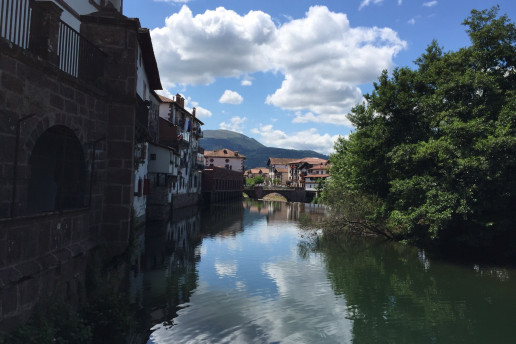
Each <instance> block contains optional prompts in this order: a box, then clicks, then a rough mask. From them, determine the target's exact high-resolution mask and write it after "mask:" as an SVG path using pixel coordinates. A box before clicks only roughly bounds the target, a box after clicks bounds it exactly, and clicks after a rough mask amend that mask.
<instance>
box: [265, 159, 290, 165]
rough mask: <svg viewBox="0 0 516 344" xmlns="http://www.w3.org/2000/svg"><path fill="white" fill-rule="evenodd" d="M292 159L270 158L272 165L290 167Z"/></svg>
mask: <svg viewBox="0 0 516 344" xmlns="http://www.w3.org/2000/svg"><path fill="white" fill-rule="evenodd" d="M292 160H293V159H292V158H269V164H270V165H288V164H289V163H290V162H291V161H292Z"/></svg>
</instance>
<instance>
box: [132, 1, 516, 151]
mask: <svg viewBox="0 0 516 344" xmlns="http://www.w3.org/2000/svg"><path fill="white" fill-rule="evenodd" d="M496 4H499V5H500V13H501V14H507V15H508V16H509V17H510V18H511V20H512V21H514V20H515V19H516V1H514V0H499V1H491V0H469V1H468V0H446V1H445V0H438V1H435V0H434V1H432V0H426V1H425V0H417V1H416V0H331V1H330V0H328V1H313V0H274V1H271V0H261V1H257V0H222V1H214V0H126V1H124V8H123V12H124V14H125V15H126V16H128V17H138V18H139V19H140V22H141V25H142V26H143V27H147V28H149V29H150V30H151V36H152V39H153V45H154V52H155V54H156V59H157V62H158V67H159V70H160V76H161V79H162V84H163V86H164V88H165V90H164V92H163V93H162V94H163V95H168V96H171V95H174V94H176V93H180V94H182V95H183V96H185V97H186V99H187V105H186V106H187V107H189V108H192V107H194V106H195V107H196V108H197V114H198V116H199V118H200V119H201V120H202V121H203V122H204V123H205V125H204V127H203V128H204V130H206V129H228V130H234V131H238V132H241V133H243V134H245V135H247V136H249V137H252V138H255V139H256V140H258V141H259V142H261V143H263V144H265V145H267V146H271V147H280V148H293V149H313V150H315V151H318V152H321V153H325V154H328V153H330V152H331V151H332V148H333V142H334V141H335V140H336V138H337V137H338V136H339V135H340V136H346V135H348V134H349V133H350V131H351V130H353V128H352V127H351V125H350V123H349V121H348V120H347V119H346V114H347V113H348V112H349V111H350V109H351V107H352V106H353V105H354V104H356V103H358V102H361V101H362V96H363V94H365V93H368V92H370V91H371V90H372V83H373V82H374V81H376V80H377V77H378V75H379V74H380V72H381V71H382V70H383V69H388V70H392V69H393V68H395V67H397V66H399V67H402V66H409V67H413V61H414V60H415V59H416V58H418V57H419V56H420V55H421V54H422V53H423V52H424V50H425V48H426V46H427V45H428V44H430V42H431V41H432V40H433V39H436V40H437V42H438V43H439V44H440V45H441V46H442V47H443V48H444V50H445V51H450V50H451V51H455V50H458V49H459V48H461V47H464V46H468V45H469V44H470V42H469V38H468V36H467V34H466V32H465V27H464V26H462V25H461V23H462V21H463V20H464V19H465V18H466V17H467V16H468V15H469V14H470V11H471V10H472V9H479V10H480V9H486V8H490V7H492V6H494V5H496Z"/></svg>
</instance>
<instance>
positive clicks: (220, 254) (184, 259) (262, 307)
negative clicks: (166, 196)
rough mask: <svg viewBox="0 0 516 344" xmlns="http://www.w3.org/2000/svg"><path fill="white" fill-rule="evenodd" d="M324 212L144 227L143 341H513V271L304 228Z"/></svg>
mask: <svg viewBox="0 0 516 344" xmlns="http://www.w3.org/2000/svg"><path fill="white" fill-rule="evenodd" d="M323 213H324V209H323V208H320V207H316V206H310V205H305V204H298V203H293V204H291V203H274V202H256V201H247V202H244V203H236V204H225V205H214V206H211V207H210V208H208V209H206V210H204V211H202V212H198V211H197V210H195V209H193V210H183V211H181V212H180V214H178V215H176V216H175V217H174V219H173V220H172V221H171V222H169V223H156V224H152V225H150V226H149V227H148V228H147V230H146V234H145V237H143V236H142V237H140V238H139V241H138V242H139V243H140V247H139V250H140V252H141V255H140V257H139V258H138V263H137V265H138V266H140V267H141V268H138V269H136V271H135V273H134V275H133V278H132V281H131V285H132V286H133V288H132V297H133V302H136V303H139V304H140V305H141V307H142V309H143V310H144V312H145V313H146V314H145V318H146V319H147V320H146V326H147V327H148V329H149V333H150V335H149V337H148V339H147V340H146V341H147V343H148V344H158V343H159V344H161V343H164V344H165V343H166V344H168V343H515V342H516V271H514V270H511V269H507V268H501V267H488V266H480V265H475V264H467V265H458V264H451V263H446V262H443V261H439V260H438V259H434V258H432V257H429V256H428V254H427V253H425V251H423V250H419V249H416V248H413V247H408V246H404V245H399V244H395V243H391V242H384V241H382V240H378V239H371V238H361V237H342V238H338V239H337V238H332V239H330V240H328V239H321V238H319V237H318V236H317V235H315V234H314V232H313V231H310V230H306V229H301V228H300V225H299V221H298V220H299V218H300V217H301V218H304V217H312V218H317V217H318V216H323Z"/></svg>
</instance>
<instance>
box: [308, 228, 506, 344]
mask: <svg viewBox="0 0 516 344" xmlns="http://www.w3.org/2000/svg"><path fill="white" fill-rule="evenodd" d="M313 249H314V251H315V252H319V253H321V254H323V255H324V256H325V257H326V259H325V266H326V268H327V269H328V277H329V279H330V280H331V283H332V285H333V288H334V290H335V292H336V293H337V294H339V295H343V296H344V297H345V298H346V300H347V302H348V309H347V311H346V317H347V318H349V319H350V320H352V321H353V338H354V342H357V343H362V342H368V343H369V342H374V343H509V342H512V341H513V334H512V328H513V326H514V324H515V323H516V312H514V309H515V307H516V294H515V293H514V291H515V290H516V289H515V287H516V285H515V283H514V280H513V279H512V280H511V279H510V275H511V274H512V275H513V276H512V277H514V272H512V273H511V272H510V271H509V270H507V269H494V270H493V269H490V268H483V269H481V268H479V267H478V268H476V269H475V270H473V269H471V268H469V267H465V266H458V265H451V264H446V263H445V262H440V261H433V262H432V263H431V262H430V258H429V257H428V256H427V255H426V254H425V252H424V251H422V250H417V249H415V248H412V247H407V246H402V245H396V244H392V243H382V242H379V241H375V240H371V239H370V238H356V237H346V238H341V240H335V238H333V239H332V240H320V241H318V242H317V243H316V244H315V245H314V247H313ZM480 271H484V272H486V271H487V273H482V272H480ZM493 271H494V273H491V272H493Z"/></svg>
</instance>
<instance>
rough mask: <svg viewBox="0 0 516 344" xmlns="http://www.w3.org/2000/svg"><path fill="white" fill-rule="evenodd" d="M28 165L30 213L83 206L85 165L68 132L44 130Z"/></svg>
mask: <svg viewBox="0 0 516 344" xmlns="http://www.w3.org/2000/svg"><path fill="white" fill-rule="evenodd" d="M29 164H30V173H31V174H30V180H29V188H28V202H27V203H28V211H29V212H30V213H37V212H44V211H56V210H66V209H74V208H80V207H83V206H84V199H85V197H84V196H85V190H86V164H85V161H84V153H83V150H82V147H81V143H80V142H79V140H78V139H77V137H76V136H75V134H74V132H73V131H72V130H70V129H69V128H67V127H65V126H60V125H58V126H54V127H51V128H49V129H48V130H46V131H45V132H44V133H43V134H41V136H40V137H39V138H38V140H37V141H36V144H35V145H34V149H33V150H32V153H31V156H30V160H29Z"/></svg>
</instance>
